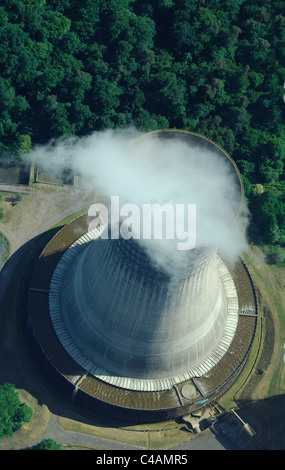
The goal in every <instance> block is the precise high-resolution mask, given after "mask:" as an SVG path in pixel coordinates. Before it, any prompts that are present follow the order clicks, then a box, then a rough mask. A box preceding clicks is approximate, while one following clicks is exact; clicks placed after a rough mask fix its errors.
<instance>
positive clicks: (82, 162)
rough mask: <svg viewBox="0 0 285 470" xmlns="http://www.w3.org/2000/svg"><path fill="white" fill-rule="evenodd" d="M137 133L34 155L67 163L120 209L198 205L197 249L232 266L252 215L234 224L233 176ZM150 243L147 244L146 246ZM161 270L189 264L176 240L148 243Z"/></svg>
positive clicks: (193, 150)
mask: <svg viewBox="0 0 285 470" xmlns="http://www.w3.org/2000/svg"><path fill="white" fill-rule="evenodd" d="M141 136H142V134H141V133H139V132H138V131H137V130H136V129H133V128H131V129H126V130H120V131H118V130H117V131H113V130H107V131H102V132H94V133H92V134H91V135H89V136H86V137H79V138H77V137H72V138H64V139H59V140H57V141H52V142H50V143H49V144H48V145H43V146H37V147H36V148H35V149H34V150H33V152H31V154H30V156H31V158H32V159H33V160H35V161H38V162H39V163H40V164H41V165H44V166H45V168H47V169H48V168H50V169H53V168H54V167H55V166H57V165H59V166H62V167H64V166H65V165H66V164H68V166H69V167H72V169H73V170H74V171H75V172H78V173H79V174H80V175H81V177H82V179H83V181H84V185H86V189H91V190H96V191H99V192H101V194H104V195H107V196H109V197H111V196H119V197H120V203H121V204H127V203H132V204H136V205H138V206H139V207H142V205H143V204H146V203H151V204H154V203H159V204H161V205H163V204H166V203H169V204H172V205H175V204H185V205H187V204H196V211H197V225H196V247H197V248H200V247H202V248H203V247H209V248H211V247H215V246H216V247H218V249H219V250H220V252H221V253H222V254H223V255H224V256H226V257H227V259H228V260H229V261H235V259H236V258H237V257H238V256H239V255H240V254H241V252H242V251H244V250H245V249H246V247H247V242H246V235H245V233H246V227H247V216H246V214H241V215H240V217H239V218H238V219H237V220H236V221H235V223H233V219H234V217H235V214H236V211H237V201H238V198H239V194H237V192H236V185H235V180H234V176H233V172H232V171H230V169H229V165H226V164H225V162H224V161H223V159H221V158H220V157H219V156H218V155H217V154H216V153H214V152H211V151H209V150H206V149H204V148H203V149H202V148H199V147H198V146H194V147H190V146H189V145H188V144H187V143H186V142H184V141H182V140H177V139H166V140H163V139H159V138H157V134H156V133H154V134H149V135H147V136H142V137H141ZM143 242H145V241H143ZM145 245H146V246H147V247H148V248H149V249H150V250H151V253H152V256H153V257H154V258H155V260H156V262H158V263H159V264H160V265H162V264H164V263H165V261H166V263H167V264H168V266H170V267H171V269H172V268H173V266H174V265H175V263H176V261H177V260H179V262H180V261H181V259H183V260H185V259H187V256H186V255H185V252H179V253H177V240H162V241H160V240H159V241H156V240H154V241H153V240H152V241H151V243H145Z"/></svg>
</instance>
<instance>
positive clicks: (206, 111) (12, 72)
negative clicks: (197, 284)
mask: <svg viewBox="0 0 285 470" xmlns="http://www.w3.org/2000/svg"><path fill="white" fill-rule="evenodd" d="M0 41H1V48H0V71H1V72H0V145H1V147H0V150H1V151H2V154H3V155H4V153H5V154H7V152H8V153H9V152H10V153H13V155H20V154H21V152H25V151H27V150H29V149H30V148H31V146H32V145H33V144H35V143H45V142H47V141H48V140H49V139H50V138H51V137H56V136H61V135H74V134H76V135H83V134H86V133H90V132H91V131H93V130H101V129H106V128H117V127H124V126H126V125H128V124H134V125H136V126H137V127H138V128H139V129H141V130H155V129H161V128H179V129H186V130H189V131H194V132H198V133H201V134H203V135H204V136H206V137H208V138H210V139H212V140H213V141H215V142H216V143H218V144H219V145H221V146H222V147H223V148H224V149H225V150H226V151H228V152H229V153H230V155H231V156H232V157H233V159H234V160H235V161H236V163H237V165H238V167H239V169H240V171H241V173H242V175H243V179H244V185H245V191H246V196H247V198H248V201H249V207H250V210H251V213H252V224H251V237H253V239H254V240H255V241H257V242H258V243H262V244H265V245H270V246H271V255H272V256H273V258H274V259H275V260H277V261H282V259H283V260H284V259H285V252H284V246H285V209H284V207H285V196H284V184H285V183H284V158H285V128H284V117H285V103H284V98H283V96H284V94H285V89H284V82H285V2H284V1H280V0H176V1H172V0H144V1H140V0H83V1H79V0H1V6H0ZM280 247H281V248H280ZM282 247H283V249H282Z"/></svg>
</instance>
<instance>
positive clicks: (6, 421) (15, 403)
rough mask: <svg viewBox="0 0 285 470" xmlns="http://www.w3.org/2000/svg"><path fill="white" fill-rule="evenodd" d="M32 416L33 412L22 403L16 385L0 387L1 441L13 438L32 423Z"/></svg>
mask: <svg viewBox="0 0 285 470" xmlns="http://www.w3.org/2000/svg"><path fill="white" fill-rule="evenodd" d="M32 416H33V410H32V409H31V408H30V407H29V406H27V405H26V403H21V401H20V397H19V395H18V393H17V392H16V391H15V386H14V385H12V384H9V383H5V384H3V385H1V386H0V439H2V438H3V437H5V436H7V437H9V436H12V434H13V432H15V431H16V430H17V429H19V428H20V427H21V426H22V425H23V424H24V423H25V422H29V421H31V419H32Z"/></svg>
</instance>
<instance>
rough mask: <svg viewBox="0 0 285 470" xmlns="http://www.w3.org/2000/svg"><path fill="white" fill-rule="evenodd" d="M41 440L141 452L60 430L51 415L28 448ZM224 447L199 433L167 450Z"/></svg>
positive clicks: (125, 446)
mask: <svg viewBox="0 0 285 470" xmlns="http://www.w3.org/2000/svg"><path fill="white" fill-rule="evenodd" d="M43 439H53V440H54V441H55V442H57V443H58V444H79V445H80V444H83V445H90V446H94V447H95V448H97V449H103V450H112V451H113V450H142V449H143V448H142V447H138V446H132V445H130V444H127V443H120V442H115V441H111V440H107V439H103V438H100V437H95V436H90V435H89V434H84V433H79V432H74V431H67V430H66V429H64V428H62V427H61V426H60V424H59V422H58V416H56V415H54V414H52V415H51V418H50V421H49V424H48V428H47V430H46V432H45V433H44V434H43V435H42V436H41V438H40V439H38V440H37V441H35V442H33V443H31V444H30V446H29V447H32V446H34V445H36V444H37V443H38V442H40V441H42V440H43ZM225 449H226V447H225V445H224V444H223V443H222V442H220V441H219V440H218V439H217V438H216V437H215V435H214V434H213V433H212V432H211V431H209V430H208V431H207V432H205V433H201V434H199V435H197V436H196V438H194V439H190V440H187V441H185V442H183V443H182V444H179V445H176V446H174V447H170V448H169V449H168V450H177V451H183V450H187V451H192V450H193V451H194V450H225Z"/></svg>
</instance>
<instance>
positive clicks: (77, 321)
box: [49, 131, 242, 391]
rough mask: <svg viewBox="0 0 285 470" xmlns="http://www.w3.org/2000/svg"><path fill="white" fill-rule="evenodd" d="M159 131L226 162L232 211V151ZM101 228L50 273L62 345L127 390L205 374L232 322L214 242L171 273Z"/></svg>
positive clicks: (234, 306)
mask: <svg viewBox="0 0 285 470" xmlns="http://www.w3.org/2000/svg"><path fill="white" fill-rule="evenodd" d="M160 135H161V137H162V138H169V137H171V138H172V137H175V138H176V137H177V136H178V138H184V139H186V140H187V142H188V143H189V145H192V144H193V143H194V144H195V145H197V144H199V145H202V146H204V147H207V149H210V150H211V151H212V152H214V153H215V154H216V155H219V156H220V158H222V159H223V160H224V161H225V162H226V164H227V165H228V166H229V167H230V168H231V172H232V174H233V177H234V181H235V184H236V189H237V193H238V198H237V207H236V214H237V213H238V210H239V207H240V203H241V200H242V188H241V183H240V178H239V174H238V172H237V170H236V168H235V166H234V164H233V163H232V162H231V160H230V159H229V157H228V156H227V155H226V154H225V153H224V152H223V151H222V150H221V149H220V148H219V147H217V146H216V145H214V144H212V143H211V142H209V141H206V140H205V139H203V138H201V137H199V136H196V135H193V134H189V133H184V132H183V133H182V132H178V131H172V132H170V131H169V132H166V131H165V132H161V133H160ZM236 214H235V215H236ZM101 231H102V227H101ZM101 231H100V229H95V230H93V231H90V232H87V233H86V234H85V235H83V236H81V237H80V238H79V239H78V240H76V241H75V242H74V243H73V244H72V245H71V246H70V247H69V248H68V249H67V250H66V252H65V253H64V255H63V256H62V258H61V260H60V261H59V263H58V264H57V267H56V269H55V271H54V274H53V277H52V281H51V284H50V292H49V308H50V315H51V319H52V322H53V326H54V329H55V331H56V334H57V336H58V338H59V340H60V342H61V344H62V346H63V347H64V349H65V350H66V351H67V352H68V354H69V355H70V356H71V357H72V358H73V359H74V361H76V363H77V364H79V365H80V367H82V368H83V369H84V370H86V371H87V372H88V373H89V374H91V375H93V376H95V377H97V378H99V379H100V380H103V381H105V382H107V383H110V384H114V385H116V386H118V387H120V388H125V389H130V390H141V391H149V390H167V389H170V388H171V387H172V386H173V385H174V384H176V383H179V382H182V381H185V380H187V379H191V378H192V377H201V376H205V375H206V374H207V373H208V372H209V371H210V370H211V369H212V368H213V367H214V366H215V365H216V364H218V362H219V361H220V360H221V358H222V357H223V356H224V354H225V353H226V351H227V350H228V348H229V346H230V344H231V342H232V340H233V337H234V335H235V331H236V327H237V323H238V313H239V302H238V296H237V292H236V287H235V284H234V281H233V279H232V276H231V274H230V272H229V270H228V268H227V266H226V264H225V262H224V261H223V260H222V258H221V257H220V255H219V252H218V249H217V248H215V247H211V248H209V247H204V248H196V249H194V250H192V252H191V256H190V254H187V253H186V254H185V257H186V259H187V256H189V263H186V267H183V269H182V268H181V270H178V271H175V273H173V274H172V275H170V274H168V273H167V272H165V271H163V270H161V269H159V267H158V266H157V265H155V264H154V263H153V262H152V259H151V257H150V256H149V254H148V252H147V251H146V250H145V248H144V247H143V246H142V245H141V244H140V243H139V241H137V240H134V239H129V240H125V239H123V238H119V239H118V240H116V239H110V238H109V239H102V238H101V237H100V233H101Z"/></svg>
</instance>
